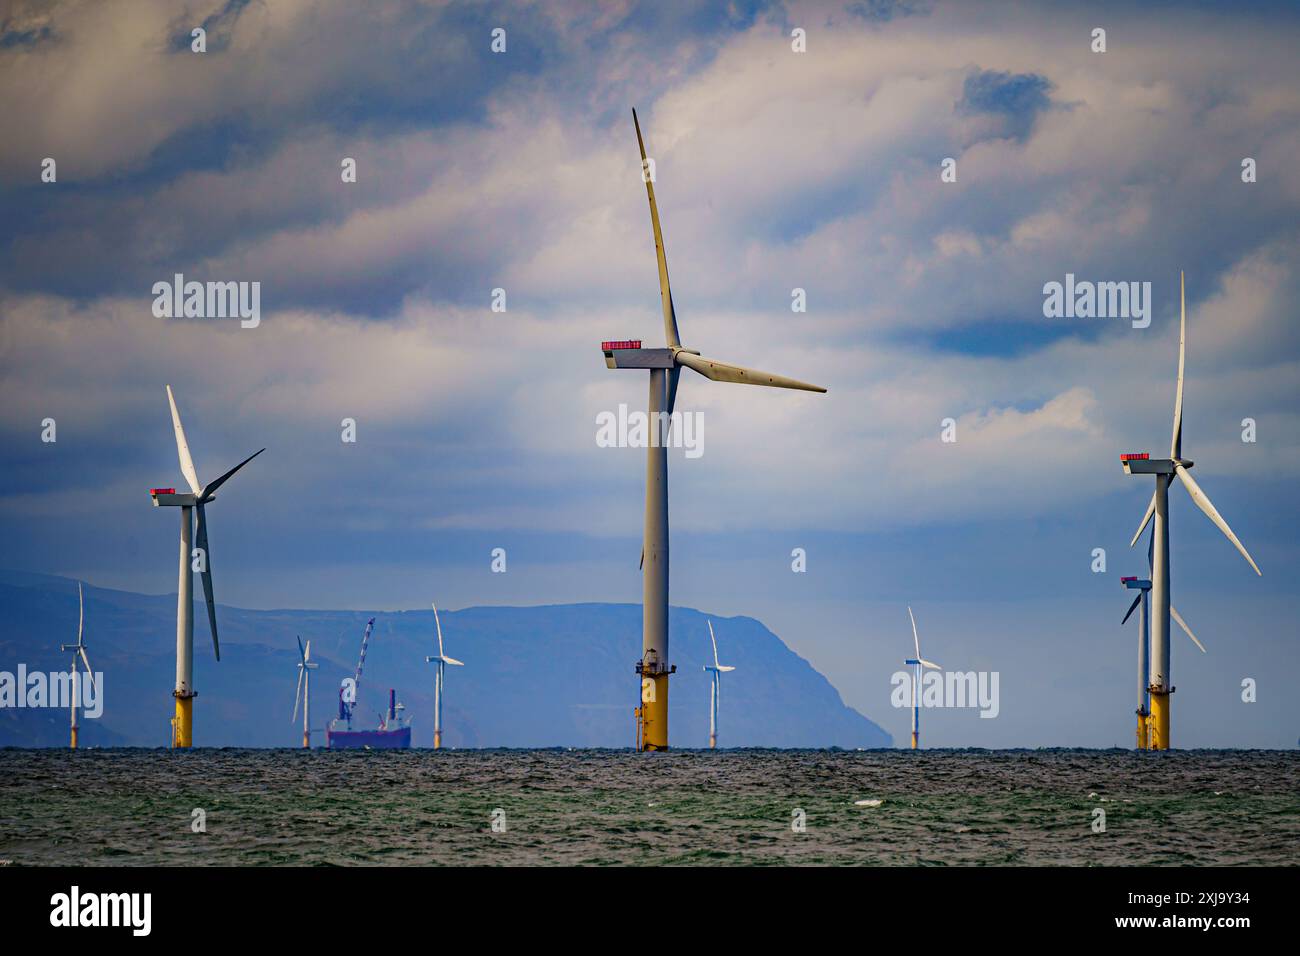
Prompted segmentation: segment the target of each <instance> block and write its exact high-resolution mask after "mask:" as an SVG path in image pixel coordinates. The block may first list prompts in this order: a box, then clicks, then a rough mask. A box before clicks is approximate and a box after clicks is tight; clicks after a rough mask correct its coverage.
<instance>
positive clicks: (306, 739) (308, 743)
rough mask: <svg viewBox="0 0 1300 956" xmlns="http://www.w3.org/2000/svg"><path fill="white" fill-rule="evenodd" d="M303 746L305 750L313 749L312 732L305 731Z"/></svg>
mask: <svg viewBox="0 0 1300 956" xmlns="http://www.w3.org/2000/svg"><path fill="white" fill-rule="evenodd" d="M302 747H303V749H304V750H311V734H308V733H304V734H303V735H302Z"/></svg>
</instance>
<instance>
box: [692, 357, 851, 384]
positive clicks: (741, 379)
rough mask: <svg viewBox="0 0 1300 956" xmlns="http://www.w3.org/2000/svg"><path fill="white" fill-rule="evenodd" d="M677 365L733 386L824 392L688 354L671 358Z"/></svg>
mask: <svg viewBox="0 0 1300 956" xmlns="http://www.w3.org/2000/svg"><path fill="white" fill-rule="evenodd" d="M673 358H674V361H676V362H677V364H678V365H685V366H686V367H687V368H689V369H694V370H695V371H697V372H699V373H700V374H701V375H703V376H704V377H705V378H707V379H712V380H713V381H715V382H731V383H732V384H735V385H766V386H768V387H770V388H797V389H799V390H801V391H805V392H824V391H826V389H824V388H822V386H820V385H809V384H808V383H807V382H801V381H799V380H798V379H795V378H787V377H786V376H784V375H776V374H774V373H772V372H760V371H758V370H757V369H752V368H745V367H744V366H743V365H729V364H728V363H726V362H719V361H717V360H716V359H710V358H704V357H703V356H700V355H694V354H692V353H690V352H678V353H677V354H676V355H675V356H673Z"/></svg>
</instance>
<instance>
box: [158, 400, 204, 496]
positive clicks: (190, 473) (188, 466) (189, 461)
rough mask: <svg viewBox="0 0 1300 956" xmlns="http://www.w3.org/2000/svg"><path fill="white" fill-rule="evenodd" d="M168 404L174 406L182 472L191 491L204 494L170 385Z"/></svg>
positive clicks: (173, 419)
mask: <svg viewBox="0 0 1300 956" xmlns="http://www.w3.org/2000/svg"><path fill="white" fill-rule="evenodd" d="M167 404H168V405H170V406H171V407H172V428H174V429H175V430H176V454H177V455H178V456H179V457H180V460H181V474H182V475H184V476H185V481H186V482H187V483H188V484H189V486H190V491H192V492H194V493H195V494H196V495H199V494H202V493H203V486H202V485H200V484H199V476H198V473H197V472H195V470H194V459H193V458H191V457H190V446H189V443H188V442H187V441H186V440H185V429H184V427H183V426H182V425H181V413H180V412H179V411H177V410H176V399H175V398H174V397H173V396H172V387H171V386H170V385H168V386H167Z"/></svg>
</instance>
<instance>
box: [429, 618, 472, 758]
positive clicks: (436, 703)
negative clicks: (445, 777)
mask: <svg viewBox="0 0 1300 956" xmlns="http://www.w3.org/2000/svg"><path fill="white" fill-rule="evenodd" d="M433 623H434V626H435V627H437V629H438V656H437V657H426V658H425V659H424V662H425V663H426V664H437V665H438V670H437V673H436V674H435V676H434V679H433V749H434V750H438V749H440V748H441V747H442V675H443V671H444V670H445V669H446V666H447V665H448V664H451V665H452V666H453V667H464V666H465V663H464V662H463V661H458V660H456V658H454V657H448V656H447V655H446V654H445V653H443V650H442V621H440V620H438V605H436V604H435V605H433Z"/></svg>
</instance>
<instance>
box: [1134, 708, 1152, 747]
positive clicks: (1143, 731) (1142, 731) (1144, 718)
mask: <svg viewBox="0 0 1300 956" xmlns="http://www.w3.org/2000/svg"><path fill="white" fill-rule="evenodd" d="M1137 716H1138V723H1137V749H1138V750H1150V749H1151V745H1150V742H1149V741H1148V740H1147V722H1148V721H1149V720H1150V719H1151V718H1150V717H1149V716H1148V715H1147V714H1144V713H1142V711H1140V710H1139V711H1138V715H1137Z"/></svg>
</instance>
